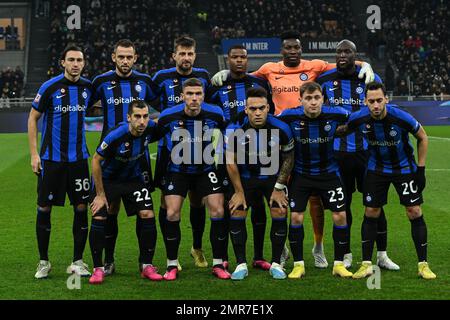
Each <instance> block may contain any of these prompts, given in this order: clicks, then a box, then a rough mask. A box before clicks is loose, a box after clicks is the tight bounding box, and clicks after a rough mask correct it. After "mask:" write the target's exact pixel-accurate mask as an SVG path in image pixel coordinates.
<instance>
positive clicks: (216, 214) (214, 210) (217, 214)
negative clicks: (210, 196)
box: [210, 205, 224, 218]
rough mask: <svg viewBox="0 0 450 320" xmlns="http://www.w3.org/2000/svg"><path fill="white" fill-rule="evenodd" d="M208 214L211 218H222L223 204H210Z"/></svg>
mask: <svg viewBox="0 0 450 320" xmlns="http://www.w3.org/2000/svg"><path fill="white" fill-rule="evenodd" d="M210 210H211V212H210V215H211V217H212V218H222V217H223V213H224V210H223V206H220V205H214V206H210Z"/></svg>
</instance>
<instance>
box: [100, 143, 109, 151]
mask: <svg viewBox="0 0 450 320" xmlns="http://www.w3.org/2000/svg"><path fill="white" fill-rule="evenodd" d="M106 148H108V144H107V143H106V142H105V141H103V142H102V144H101V145H100V149H102V150H105V149H106Z"/></svg>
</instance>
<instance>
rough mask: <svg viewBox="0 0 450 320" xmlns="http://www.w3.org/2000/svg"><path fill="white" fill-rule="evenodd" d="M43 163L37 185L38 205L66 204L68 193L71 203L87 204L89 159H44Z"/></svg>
mask: <svg viewBox="0 0 450 320" xmlns="http://www.w3.org/2000/svg"><path fill="white" fill-rule="evenodd" d="M41 164H42V170H41V173H40V175H39V176H38V185H37V193H38V200H37V204H38V206H40V207H46V206H64V203H65V200H66V193H67V195H68V196H69V200H70V204H72V205H79V204H87V202H88V198H89V190H90V181H89V167H88V162H87V159H85V160H80V161H76V162H54V161H48V160H42V163H41Z"/></svg>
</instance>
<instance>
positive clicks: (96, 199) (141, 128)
mask: <svg viewBox="0 0 450 320" xmlns="http://www.w3.org/2000/svg"><path fill="white" fill-rule="evenodd" d="M127 119H128V123H127V122H123V123H120V124H118V125H117V126H116V127H115V128H113V129H112V130H111V131H110V132H109V133H108V134H107V135H106V137H105V138H104V139H103V141H102V142H101V144H100V145H99V146H98V148H97V151H96V153H95V154H94V157H93V159H92V176H93V180H94V187H93V188H92V192H91V197H90V205H91V209H92V214H93V218H92V224H91V230H90V233H89V243H90V246H91V252H92V259H93V262H94V273H93V275H92V276H91V278H90V279H89V283H91V284H100V283H102V282H103V278H104V275H105V271H104V267H103V266H104V264H103V261H102V260H103V259H102V256H103V250H104V247H105V223H106V219H107V216H108V214H107V210H108V209H109V207H108V204H109V203H112V201H117V200H119V201H120V198H122V201H123V203H124V206H125V210H126V212H127V215H128V216H132V215H135V214H136V213H137V215H138V217H137V219H141V221H140V223H137V225H138V226H139V229H140V230H138V232H137V234H138V241H139V249H140V256H139V263H140V264H142V271H141V276H142V277H143V278H148V279H150V280H153V281H159V280H162V279H163V277H162V276H161V275H160V274H158V273H157V269H156V268H155V267H154V266H153V265H152V259H153V255H154V253H155V245H156V224H155V214H154V212H153V202H152V197H151V194H150V191H151V190H149V186H148V185H147V183H146V181H144V172H145V171H147V170H148V169H149V168H147V167H144V168H143V167H142V166H146V165H145V164H144V163H147V161H142V160H143V157H147V156H148V147H147V145H148V144H149V143H150V142H153V141H156V140H158V138H159V136H158V134H157V133H156V132H157V130H156V128H157V125H156V123H155V122H153V121H151V120H150V119H149V110H148V105H147V104H146V103H145V102H144V101H141V100H136V101H133V102H132V103H131V104H130V106H129V109H128V113H127Z"/></svg>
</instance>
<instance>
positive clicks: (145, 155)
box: [97, 120, 159, 183]
mask: <svg viewBox="0 0 450 320" xmlns="http://www.w3.org/2000/svg"><path fill="white" fill-rule="evenodd" d="M158 138H159V135H158V130H157V125H156V123H155V122H153V121H152V120H150V121H149V123H148V125H147V129H146V130H145V132H144V133H143V134H142V135H141V136H134V135H132V134H131V132H130V129H129V123H127V122H122V123H119V124H118V125H117V126H115V127H114V128H112V129H111V130H110V131H109V132H108V134H107V135H106V137H104V138H103V139H102V141H101V142H100V144H99V146H98V147H97V153H98V154H99V155H100V156H102V157H103V158H105V160H103V161H102V162H101V166H102V175H103V179H105V180H109V181H115V182H117V181H118V182H125V181H134V180H141V181H143V182H145V183H149V181H150V180H151V176H152V175H151V167H150V155H149V151H148V144H149V143H151V142H154V141H156V140H158Z"/></svg>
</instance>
